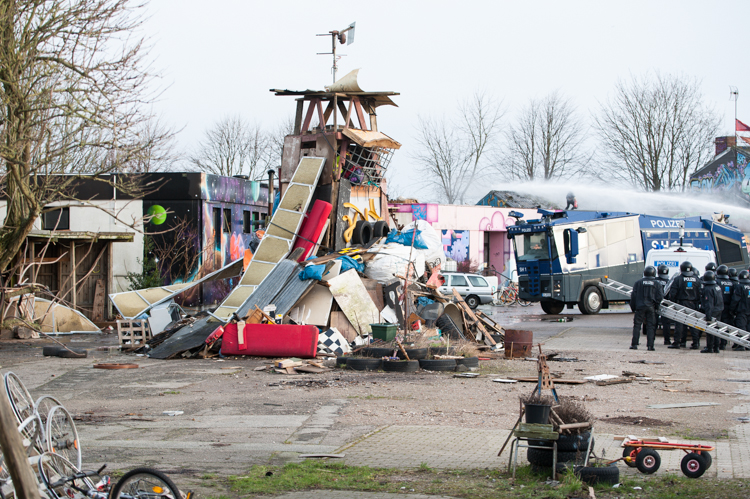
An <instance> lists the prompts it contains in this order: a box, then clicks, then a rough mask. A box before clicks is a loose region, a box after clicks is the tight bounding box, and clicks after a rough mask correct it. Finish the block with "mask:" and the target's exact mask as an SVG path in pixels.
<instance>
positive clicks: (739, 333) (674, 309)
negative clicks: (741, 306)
mask: <svg viewBox="0 0 750 499" xmlns="http://www.w3.org/2000/svg"><path fill="white" fill-rule="evenodd" d="M600 286H601V287H602V288H605V289H609V290H610V291H614V292H616V293H620V294H622V295H624V296H627V297H628V298H630V295H631V293H632V292H633V288H632V287H631V286H628V285H627V284H622V283H621V282H617V281H613V280H612V279H606V280H604V281H602V282H601V284H600ZM659 315H661V316H662V317H666V318H667V319H671V320H673V321H675V322H679V323H680V324H685V325H686V326H690V327H694V328H695V329H698V330H699V331H704V332H706V333H709V334H712V335H714V336H716V337H718V338H721V339H724V340H727V341H731V342H732V343H736V344H738V345H740V346H743V347H745V348H750V332H747V331H744V330H742V329H740V328H737V327H734V326H730V325H729V324H724V323H723V322H719V321H716V322H711V323H708V322H706V316H705V314H702V313H701V312H698V311H697V310H693V309H691V308H688V307H685V306H682V305H678V304H676V303H674V302H671V301H669V300H662V302H661V307H659Z"/></svg>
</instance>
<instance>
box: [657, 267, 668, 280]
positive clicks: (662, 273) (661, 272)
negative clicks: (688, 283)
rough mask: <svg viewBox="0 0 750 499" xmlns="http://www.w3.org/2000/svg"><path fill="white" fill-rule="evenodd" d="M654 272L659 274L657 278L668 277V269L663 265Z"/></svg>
mask: <svg viewBox="0 0 750 499" xmlns="http://www.w3.org/2000/svg"><path fill="white" fill-rule="evenodd" d="M656 272H657V273H658V274H659V277H662V276H668V275H669V267H667V266H666V265H664V264H661V265H659V267H658V268H657V269H656Z"/></svg>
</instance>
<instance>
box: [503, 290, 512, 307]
mask: <svg viewBox="0 0 750 499" xmlns="http://www.w3.org/2000/svg"><path fill="white" fill-rule="evenodd" d="M513 301H514V298H513V294H512V292H511V290H509V289H508V288H505V289H504V290H503V292H502V293H501V294H500V304H501V305H502V306H503V307H505V306H507V305H510V304H511V303H513Z"/></svg>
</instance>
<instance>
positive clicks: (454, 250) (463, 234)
mask: <svg viewBox="0 0 750 499" xmlns="http://www.w3.org/2000/svg"><path fill="white" fill-rule="evenodd" d="M441 232H442V235H443V251H444V252H445V256H447V257H448V258H450V259H452V260H455V261H457V262H463V261H464V260H468V259H469V254H470V253H469V246H470V243H469V237H470V233H471V231H468V230H452V229H448V230H443V231H441Z"/></svg>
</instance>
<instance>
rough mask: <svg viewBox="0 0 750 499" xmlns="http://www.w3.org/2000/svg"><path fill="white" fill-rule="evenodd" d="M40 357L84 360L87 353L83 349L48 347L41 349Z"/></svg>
mask: <svg viewBox="0 0 750 499" xmlns="http://www.w3.org/2000/svg"><path fill="white" fill-rule="evenodd" d="M71 350H72V351H71ZM42 355H44V356H45V357H61V358H63V359H85V358H86V357H88V355H89V353H88V352H87V351H86V350H85V349H83V348H71V349H70V350H68V349H67V348H64V347H58V346H49V347H43V348H42Z"/></svg>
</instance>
